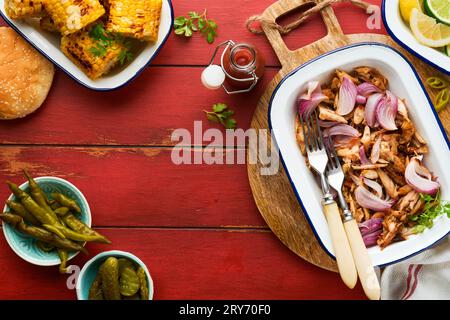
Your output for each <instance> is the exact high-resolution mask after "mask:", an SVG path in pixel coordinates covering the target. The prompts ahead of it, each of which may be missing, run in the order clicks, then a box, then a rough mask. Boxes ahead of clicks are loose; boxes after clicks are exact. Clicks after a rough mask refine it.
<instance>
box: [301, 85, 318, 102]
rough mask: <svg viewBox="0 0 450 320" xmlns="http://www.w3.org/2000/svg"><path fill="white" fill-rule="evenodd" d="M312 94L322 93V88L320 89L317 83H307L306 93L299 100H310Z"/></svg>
mask: <svg viewBox="0 0 450 320" xmlns="http://www.w3.org/2000/svg"><path fill="white" fill-rule="evenodd" d="M313 93H322V88H321V87H320V83H319V81H310V82H308V92H307V93H305V94H303V95H302V96H301V97H300V99H304V100H311V96H312V94H313Z"/></svg>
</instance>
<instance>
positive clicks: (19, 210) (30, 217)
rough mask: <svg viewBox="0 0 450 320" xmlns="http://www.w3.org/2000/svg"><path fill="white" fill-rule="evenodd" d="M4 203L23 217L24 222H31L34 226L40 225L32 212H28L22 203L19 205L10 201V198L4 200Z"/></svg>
mask: <svg viewBox="0 0 450 320" xmlns="http://www.w3.org/2000/svg"><path fill="white" fill-rule="evenodd" d="M6 204H7V205H8V207H9V208H10V209H11V211H12V212H14V213H15V214H17V215H19V216H21V217H22V218H23V220H25V222H26V223H28V224H32V225H35V226H38V225H40V222H39V220H38V219H36V218H35V217H34V216H33V215H32V214H30V213H29V212H28V211H27V209H25V208H24V207H23V205H21V204H20V203H18V202H15V201H12V200H8V201H6Z"/></svg>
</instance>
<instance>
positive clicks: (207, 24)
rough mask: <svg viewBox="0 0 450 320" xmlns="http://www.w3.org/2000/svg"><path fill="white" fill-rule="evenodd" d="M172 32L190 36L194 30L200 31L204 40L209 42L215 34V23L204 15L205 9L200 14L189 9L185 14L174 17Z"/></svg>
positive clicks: (212, 40) (211, 41)
mask: <svg viewBox="0 0 450 320" xmlns="http://www.w3.org/2000/svg"><path fill="white" fill-rule="evenodd" d="M173 28H174V32H175V34H176V35H179V36H183V35H184V36H185V37H187V38H190V37H192V34H193V33H194V32H197V31H198V32H200V33H201V34H202V35H203V36H204V37H205V38H206V41H207V42H208V43H209V44H211V43H213V42H214V39H215V38H216V36H217V23H216V22H215V21H214V20H212V19H208V18H207V16H206V9H205V11H204V12H203V13H202V14H199V13H197V12H195V11H191V12H189V13H188V15H187V17H186V16H180V17H178V18H176V19H175V21H174V23H173Z"/></svg>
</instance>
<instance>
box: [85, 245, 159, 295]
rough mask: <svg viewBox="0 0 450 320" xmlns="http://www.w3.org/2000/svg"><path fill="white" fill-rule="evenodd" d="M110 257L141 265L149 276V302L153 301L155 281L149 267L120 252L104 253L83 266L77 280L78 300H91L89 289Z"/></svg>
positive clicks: (136, 258) (133, 256) (132, 255)
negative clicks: (125, 259)
mask: <svg viewBox="0 0 450 320" xmlns="http://www.w3.org/2000/svg"><path fill="white" fill-rule="evenodd" d="M109 257H116V258H118V259H119V258H127V259H129V260H131V261H133V262H134V263H135V264H136V265H139V266H141V267H142V268H144V270H145V274H146V275H147V283H148V292H149V296H148V300H153V292H154V287H153V279H152V277H151V276H150V272H149V271H148V269H147V266H146V265H145V264H144V263H143V262H142V261H141V259H139V258H138V257H136V256H135V255H134V254H131V253H129V252H125V251H119V250H112V251H105V252H102V253H100V254H98V255H96V256H95V257H93V258H92V259H91V260H89V261H88V262H86V264H85V265H84V266H83V269H81V271H80V274H79V275H78V279H77V298H78V300H89V299H88V298H89V289H90V288H91V285H92V282H93V281H94V279H95V277H96V276H97V273H98V269H99V268H100V266H101V265H102V263H103V262H104V261H105V260H106V259H108V258H109Z"/></svg>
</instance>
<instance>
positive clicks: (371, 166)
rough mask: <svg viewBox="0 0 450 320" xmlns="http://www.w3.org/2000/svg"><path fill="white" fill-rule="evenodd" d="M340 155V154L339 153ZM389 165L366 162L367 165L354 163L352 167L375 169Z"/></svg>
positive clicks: (356, 168) (355, 168)
mask: <svg viewBox="0 0 450 320" xmlns="http://www.w3.org/2000/svg"><path fill="white" fill-rule="evenodd" d="M338 155H339V154H338ZM387 166H388V164H387V163H376V164H366V165H358V164H354V165H352V169H354V170H373V169H379V168H386V167H387Z"/></svg>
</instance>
